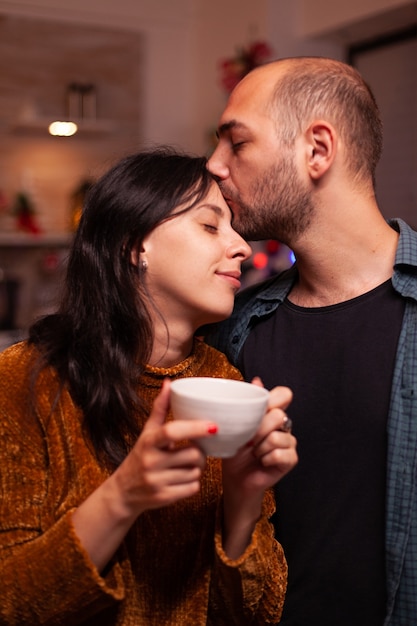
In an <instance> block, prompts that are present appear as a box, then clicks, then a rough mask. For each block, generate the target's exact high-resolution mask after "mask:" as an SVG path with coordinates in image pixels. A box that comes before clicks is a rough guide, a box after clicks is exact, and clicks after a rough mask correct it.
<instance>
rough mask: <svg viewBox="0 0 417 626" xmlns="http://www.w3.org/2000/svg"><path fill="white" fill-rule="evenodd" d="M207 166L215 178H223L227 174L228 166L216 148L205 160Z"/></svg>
mask: <svg viewBox="0 0 417 626" xmlns="http://www.w3.org/2000/svg"><path fill="white" fill-rule="evenodd" d="M207 168H208V170H209V172H210V173H211V174H213V176H214V177H215V178H216V179H217V180H225V179H226V178H227V177H228V176H229V168H228V167H227V165H226V163H225V161H224V159H222V157H221V151H220V150H219V148H216V149H215V151H214V152H213V154H212V155H211V157H210V158H209V160H208V162H207Z"/></svg>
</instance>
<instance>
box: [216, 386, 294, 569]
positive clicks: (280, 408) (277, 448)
mask: <svg viewBox="0 0 417 626" xmlns="http://www.w3.org/2000/svg"><path fill="white" fill-rule="evenodd" d="M252 382H253V383H254V384H258V385H260V386H262V383H261V381H260V380H259V379H255V380H254V381H252ZM291 400H292V392H291V390H290V389H288V387H275V388H274V389H272V390H271V391H270V393H269V401H268V410H267V412H266V414H265V415H264V417H263V419H262V422H261V424H260V426H259V428H258V431H257V433H256V434H255V436H254V437H253V439H252V441H251V442H250V443H249V444H247V445H246V446H243V447H242V448H240V450H238V452H237V453H236V454H235V456H234V457H232V458H230V459H224V461H223V494H224V528H223V531H224V537H223V544H224V549H225V551H226V553H227V554H228V555H229V556H230V557H231V558H237V557H238V556H240V554H242V552H243V551H244V549H245V548H246V546H247V545H248V544H249V541H250V536H251V534H252V532H253V529H254V527H255V524H256V521H257V520H258V519H259V516H260V513H261V505H262V499H263V495H264V492H265V490H266V489H268V488H270V487H272V486H273V485H274V484H275V483H276V482H278V481H279V480H281V478H282V477H283V476H285V474H287V473H288V472H289V471H290V470H291V469H292V468H293V467H294V466H295V465H296V463H297V461H298V456H297V452H296V445H297V442H296V439H295V437H294V436H293V435H292V434H291V432H285V431H284V430H285V428H286V427H287V425H288V417H287V415H286V413H285V409H286V408H287V407H288V405H289V404H290V402H291Z"/></svg>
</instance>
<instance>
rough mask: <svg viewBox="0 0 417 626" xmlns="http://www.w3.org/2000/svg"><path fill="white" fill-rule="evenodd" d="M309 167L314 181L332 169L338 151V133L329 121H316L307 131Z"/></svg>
mask: <svg viewBox="0 0 417 626" xmlns="http://www.w3.org/2000/svg"><path fill="white" fill-rule="evenodd" d="M306 139H307V167H308V172H309V174H310V176H311V178H312V179H314V180H318V179H319V178H321V177H322V176H323V175H324V174H325V173H326V172H327V171H328V170H329V168H330V167H331V165H332V163H333V161H334V159H335V157H336V151H337V136H336V131H335V129H334V128H333V126H332V125H331V124H329V122H327V121H322V120H315V121H314V122H312V123H311V124H310V126H309V127H308V129H307V131H306Z"/></svg>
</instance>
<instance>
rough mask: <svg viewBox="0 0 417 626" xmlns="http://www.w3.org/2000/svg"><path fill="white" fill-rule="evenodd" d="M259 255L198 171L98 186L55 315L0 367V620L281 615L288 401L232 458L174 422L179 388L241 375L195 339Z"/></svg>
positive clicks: (160, 155) (148, 158) (238, 619)
mask: <svg viewBox="0 0 417 626" xmlns="http://www.w3.org/2000/svg"><path fill="white" fill-rule="evenodd" d="M249 254H250V248H249V246H248V245H247V244H246V243H245V242H244V240H243V239H241V237H240V236H239V235H238V234H237V233H236V232H235V231H234V230H233V229H232V227H231V213H230V210H229V208H228V206H227V204H226V203H225V201H224V200H223V198H222V196H221V193H220V190H219V188H218V186H217V184H216V183H215V182H214V181H213V180H212V178H211V177H210V174H209V173H208V172H207V170H206V167H205V159H204V158H195V157H190V156H187V155H182V154H178V153H175V152H173V151H171V150H169V149H162V148H161V149H160V150H155V151H150V152H144V153H141V154H136V155H133V156H130V157H127V158H125V159H123V160H122V161H121V162H120V163H118V164H117V165H116V166H115V167H114V168H112V169H111V170H110V171H109V172H108V173H107V174H106V175H104V176H103V178H102V179H101V180H100V181H99V182H98V183H96V184H95V186H94V187H93V188H92V190H91V192H90V193H89V196H88V198H87V201H86V206H85V210H84V213H83V216H82V218H81V222H80V225H79V229H78V231H77V233H76V236H75V241H74V244H73V247H72V250H71V254H70V258H69V263H68V270H67V278H66V284H65V293H64V296H63V299H62V303H61V306H60V308H59V310H58V312H57V313H56V314H55V315H51V316H48V317H46V318H44V319H42V320H40V321H38V322H37V323H35V324H34V325H33V327H32V328H31V331H30V337H29V341H28V342H23V343H20V344H17V345H16V346H13V347H11V348H9V349H8V350H6V351H5V352H4V353H3V354H2V355H1V356H0V385H1V388H0V432H1V452H0V454H1V466H0V467H1V470H0V472H1V474H0V489H1V494H2V499H1V503H0V530H1V532H0V542H1V550H0V623H1V624H8V625H9V624H19V626H21V625H22V624H30V625H31V626H33V625H34V624H65V625H66V626H68V625H71V624H98V623H99V624H100V625H101V626H106V625H110V624H111V625H127V624H132V625H133V624H135V625H138V626H140V625H142V624H144V625H153V624H155V625H158V626H162V625H164V624H166V625H168V624H169V625H170V626H172V625H174V626H175V625H178V626H179V625H181V626H184V625H187V624H189V625H190V626H191V625H192V626H199V625H203V624H206V623H207V624H213V625H216V626H220V625H222V624H225V625H226V624H227V625H228V626H230V625H231V624H239V626H242V625H244V624H246V623H247V624H249V623H250V624H259V625H260V624H268V623H275V622H276V621H277V620H278V619H279V617H280V614H281V610H282V604H283V598H284V593H285V588H286V574H287V572H286V563H285V559H284V556H283V552H282V549H281V546H280V545H279V544H278V543H277V542H276V541H275V540H274V539H273V532H272V527H271V526H270V524H269V522H268V517H269V516H270V515H271V514H272V512H273V510H274V507H273V502H272V498H271V494H270V492H269V491H268V488H269V487H270V486H272V484H274V483H275V482H276V481H277V480H279V479H280V478H281V477H282V476H283V475H284V474H285V473H287V472H288V471H289V470H290V469H291V468H292V467H293V466H294V464H295V463H296V452H295V439H294V437H293V436H292V435H291V434H289V433H285V432H280V429H281V427H282V425H283V424H284V422H285V419H286V418H285V413H284V409H285V408H286V406H287V404H288V403H289V402H290V399H291V392H290V391H289V390H288V389H286V388H276V389H274V390H272V391H271V392H270V402H269V404H270V409H269V411H268V412H267V414H266V415H265V417H264V419H263V421H262V423H261V426H260V428H259V431H258V433H257V435H256V436H255V438H254V440H253V441H252V442H251V445H250V446H246V447H245V448H243V449H241V450H240V451H239V452H238V453H237V454H236V456H235V457H234V458H232V459H227V460H224V461H223V462H222V461H221V460H220V459H214V458H208V459H206V458H205V457H204V455H203V453H202V452H201V450H200V449H199V448H198V447H197V446H196V445H195V444H193V443H192V440H194V439H195V438H197V437H204V436H205V437H210V436H212V435H213V433H215V431H216V425H215V424H211V423H207V422H204V421H195V422H194V421H192V422H187V421H185V420H175V421H173V420H172V419H171V415H170V410H169V394H170V389H169V387H170V380H172V379H175V378H178V377H184V376H196V375H198V376H215V377H226V378H234V379H239V378H241V376H240V374H239V372H238V371H237V370H236V369H234V368H233V367H232V366H231V365H230V364H229V363H228V361H227V360H226V358H225V357H224V356H223V355H222V354H220V353H219V352H217V351H215V350H213V349H212V348H209V347H208V346H207V345H205V344H204V343H202V342H200V341H198V340H197V339H196V338H195V337H194V335H195V332H196V330H197V329H198V328H199V327H200V326H201V325H202V324H207V323H210V322H214V321H217V320H220V319H223V318H225V317H227V316H228V315H229V314H230V313H231V310H232V307H233V300H234V294H235V292H236V290H237V289H238V287H239V285H240V283H239V276H240V267H241V263H242V262H243V261H244V260H245V259H246V258H248V256H249ZM258 384H260V383H259V382H258Z"/></svg>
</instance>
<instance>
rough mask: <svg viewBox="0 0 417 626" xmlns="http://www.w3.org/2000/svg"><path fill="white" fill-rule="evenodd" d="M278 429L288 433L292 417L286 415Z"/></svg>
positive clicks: (290, 429) (290, 428)
mask: <svg viewBox="0 0 417 626" xmlns="http://www.w3.org/2000/svg"><path fill="white" fill-rule="evenodd" d="M278 430H279V431H281V432H283V433H290V432H291V431H292V419H291V418H290V417H288V415H286V416H285V417H284V421H283V423H282V425H281V428H278Z"/></svg>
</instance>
